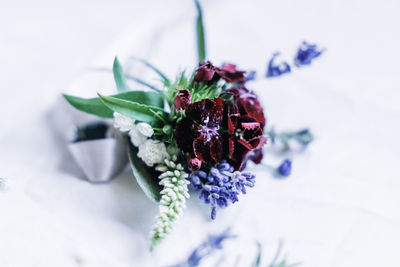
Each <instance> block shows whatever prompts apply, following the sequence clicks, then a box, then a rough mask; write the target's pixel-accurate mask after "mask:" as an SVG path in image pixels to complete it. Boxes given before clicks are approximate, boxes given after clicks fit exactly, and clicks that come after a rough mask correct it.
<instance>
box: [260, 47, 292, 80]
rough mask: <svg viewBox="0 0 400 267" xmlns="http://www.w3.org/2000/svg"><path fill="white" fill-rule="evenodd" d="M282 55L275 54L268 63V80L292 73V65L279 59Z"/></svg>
mask: <svg viewBox="0 0 400 267" xmlns="http://www.w3.org/2000/svg"><path fill="white" fill-rule="evenodd" d="M280 54H281V53H279V52H275V53H274V54H273V55H272V57H271V59H270V60H269V63H268V70H267V75H266V76H267V78H270V77H278V76H281V75H282V74H285V73H289V72H290V70H291V69H290V65H289V64H288V63H287V62H286V61H283V60H282V59H280V58H279V56H280Z"/></svg>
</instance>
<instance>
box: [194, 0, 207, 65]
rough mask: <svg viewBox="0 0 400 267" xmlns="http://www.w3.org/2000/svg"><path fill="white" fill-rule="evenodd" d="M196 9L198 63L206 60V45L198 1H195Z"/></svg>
mask: <svg viewBox="0 0 400 267" xmlns="http://www.w3.org/2000/svg"><path fill="white" fill-rule="evenodd" d="M195 4H196V8H197V19H196V33H197V52H198V57H199V62H202V61H204V59H205V58H206V44H205V38H204V25H203V14H202V11H201V6H200V3H199V1H198V0H195Z"/></svg>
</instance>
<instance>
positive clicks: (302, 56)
mask: <svg viewBox="0 0 400 267" xmlns="http://www.w3.org/2000/svg"><path fill="white" fill-rule="evenodd" d="M324 51H325V49H319V48H318V47H317V45H316V44H309V43H307V42H306V41H303V42H302V43H301V45H300V46H299V49H298V50H297V55H296V57H295V58H294V64H295V65H296V67H301V66H304V65H310V64H311V62H312V61H313V59H314V58H317V57H319V56H320V55H321V54H322V53H323V52H324Z"/></svg>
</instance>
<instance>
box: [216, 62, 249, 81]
mask: <svg viewBox="0 0 400 267" xmlns="http://www.w3.org/2000/svg"><path fill="white" fill-rule="evenodd" d="M216 72H217V74H218V75H219V76H221V77H222V79H224V80H225V81H227V82H228V83H245V82H246V80H245V78H244V73H245V71H238V70H236V65H233V64H224V65H222V67H221V68H217V69H216Z"/></svg>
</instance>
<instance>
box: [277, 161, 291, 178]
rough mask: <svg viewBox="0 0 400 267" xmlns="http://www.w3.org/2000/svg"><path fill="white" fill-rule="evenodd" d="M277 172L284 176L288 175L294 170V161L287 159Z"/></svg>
mask: <svg viewBox="0 0 400 267" xmlns="http://www.w3.org/2000/svg"><path fill="white" fill-rule="evenodd" d="M277 172H278V173H279V174H280V175H281V176H284V177H288V176H289V175H290V173H291V172H292V161H291V160H290V159H285V160H284V161H283V162H282V163H281V164H280V165H279V166H278V168H277Z"/></svg>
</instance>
